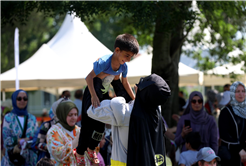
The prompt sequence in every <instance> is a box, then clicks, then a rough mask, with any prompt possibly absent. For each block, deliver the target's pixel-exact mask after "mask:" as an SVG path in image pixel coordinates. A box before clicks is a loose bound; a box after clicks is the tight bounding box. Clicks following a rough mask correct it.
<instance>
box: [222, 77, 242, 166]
mask: <svg viewBox="0 0 246 166" xmlns="http://www.w3.org/2000/svg"><path fill="white" fill-rule="evenodd" d="M230 92H231V94H230V97H231V102H230V105H228V106H227V107H225V108H224V109H222V110H221V113H220V117H219V132H220V138H221V146H223V148H221V147H220V149H224V150H222V151H221V152H228V153H224V155H222V153H221V154H220V153H219V155H221V156H220V157H221V165H223V166H227V165H228V166H231V165H233V166H241V165H242V163H244V162H246V152H245V151H246V143H245V141H246V99H245V86H244V84H243V83H242V82H239V81H236V82H234V83H233V84H232V85H231V87H230ZM226 154H227V155H226Z"/></svg>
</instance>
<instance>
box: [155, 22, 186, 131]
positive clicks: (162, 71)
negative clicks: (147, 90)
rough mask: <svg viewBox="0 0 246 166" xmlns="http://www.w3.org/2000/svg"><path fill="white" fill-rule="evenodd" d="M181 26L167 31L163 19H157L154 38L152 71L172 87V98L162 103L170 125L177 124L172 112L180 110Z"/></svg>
mask: <svg viewBox="0 0 246 166" xmlns="http://www.w3.org/2000/svg"><path fill="white" fill-rule="evenodd" d="M180 27H181V26H177V28H176V30H175V31H173V32H166V31H165V30H164V28H163V25H162V24H161V21H156V27H155V33H154V40H153V59H152V73H156V74H158V75H160V76H161V77H162V78H163V79H164V80H165V81H166V82H167V84H168V85H169V87H170V89H171V96H170V98H169V99H168V101H167V102H166V103H165V104H164V105H162V115H163V116H164V119H165V120H166V122H167V124H168V126H169V127H172V126H174V125H177V123H176V122H175V121H174V120H173V119H172V114H178V112H179V100H178V92H179V86H178V83H179V74H178V64H179V61H180V55H181V45H179V43H180V41H181V38H182V34H183V31H182V29H181V28H180ZM172 34H176V35H175V36H174V35H172Z"/></svg>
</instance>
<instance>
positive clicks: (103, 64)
mask: <svg viewBox="0 0 246 166" xmlns="http://www.w3.org/2000/svg"><path fill="white" fill-rule="evenodd" d="M112 55H113V54H112ZM112 55H110V54H109V55H105V56H103V57H101V58H100V59H99V60H97V61H96V62H94V63H93V69H94V72H95V74H96V75H98V74H100V73H101V72H104V73H107V74H111V75H119V74H121V73H122V77H124V78H125V77H126V75H127V70H128V69H127V64H126V63H124V64H123V65H120V68H119V69H118V70H117V71H114V70H113V69H112V67H111V59H112Z"/></svg>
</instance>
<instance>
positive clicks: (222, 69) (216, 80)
mask: <svg viewBox="0 0 246 166" xmlns="http://www.w3.org/2000/svg"><path fill="white" fill-rule="evenodd" d="M244 65H245V62H244V61H242V62H241V63H238V64H236V65H233V64H231V63H229V64H225V65H223V66H218V67H215V68H214V69H212V70H209V71H208V72H207V74H208V75H204V86H211V85H212V86H216V85H220V86H223V85H225V84H227V83H231V80H230V77H229V74H230V73H234V74H238V75H239V76H238V78H237V80H238V81H241V82H242V83H244V84H246V74H245V72H244V71H243V70H241V68H242V67H243V66H244ZM218 75H220V76H218ZM222 76H223V77H222Z"/></svg>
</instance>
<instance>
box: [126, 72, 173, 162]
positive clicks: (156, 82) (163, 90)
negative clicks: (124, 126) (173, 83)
mask: <svg viewBox="0 0 246 166" xmlns="http://www.w3.org/2000/svg"><path fill="white" fill-rule="evenodd" d="M137 86H138V91H137V95H136V99H135V103H134V107H133V110H132V113H131V118H130V126H129V136H128V153H127V166H139V165H141V166H155V165H158V166H165V165H166V162H165V148H164V136H163V130H164V128H163V126H164V125H163V121H162V115H161V112H160V110H159V109H158V106H159V105H162V104H164V103H165V102H166V101H167V99H168V97H169V96H170V95H171V90H170V88H169V86H168V85H167V83H166V82H165V81H164V80H163V79H162V78H161V77H160V76H158V75H156V74H152V75H150V76H148V77H145V78H144V79H141V80H140V82H139V84H138V85H137Z"/></svg>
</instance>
